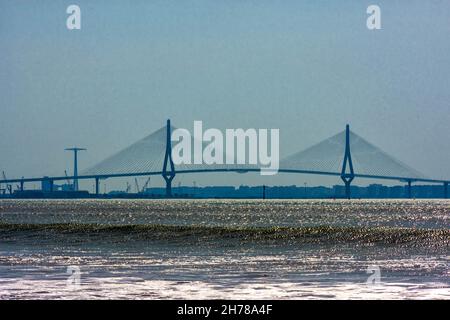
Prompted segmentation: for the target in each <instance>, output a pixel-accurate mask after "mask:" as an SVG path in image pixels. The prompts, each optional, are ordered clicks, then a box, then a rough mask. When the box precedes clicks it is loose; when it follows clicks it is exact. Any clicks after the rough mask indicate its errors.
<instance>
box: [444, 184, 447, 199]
mask: <svg viewBox="0 0 450 320" xmlns="http://www.w3.org/2000/svg"><path fill="white" fill-rule="evenodd" d="M444 199H448V182H444Z"/></svg>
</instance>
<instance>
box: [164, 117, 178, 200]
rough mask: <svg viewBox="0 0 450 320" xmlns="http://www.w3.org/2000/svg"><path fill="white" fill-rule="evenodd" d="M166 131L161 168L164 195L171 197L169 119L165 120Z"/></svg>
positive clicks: (173, 174) (172, 165)
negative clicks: (164, 188) (164, 151)
mask: <svg viewBox="0 0 450 320" xmlns="http://www.w3.org/2000/svg"><path fill="white" fill-rule="evenodd" d="M166 127H167V132H166V153H165V155H164V165H163V169H162V177H163V178H164V181H166V197H168V198H170V197H172V180H173V178H175V166H174V164H173V160H172V141H171V128H170V119H168V120H167V126H166Z"/></svg>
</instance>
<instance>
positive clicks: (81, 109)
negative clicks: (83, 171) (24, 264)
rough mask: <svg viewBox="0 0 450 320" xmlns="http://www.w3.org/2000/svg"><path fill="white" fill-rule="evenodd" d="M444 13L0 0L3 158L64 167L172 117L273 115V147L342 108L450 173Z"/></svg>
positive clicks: (208, 123) (319, 133) (423, 8)
mask: <svg viewBox="0 0 450 320" xmlns="http://www.w3.org/2000/svg"><path fill="white" fill-rule="evenodd" d="M70 4H78V5H79V6H80V7H81V11H82V29H81V30H78V31H69V30H67V29H66V17H67V14H66V13H65V11H66V8H67V6H68V5H70ZM369 4H378V5H379V6H380V7H381V10H382V28H383V29H382V30H379V31H369V30H368V29H367V28H366V18H367V14H366V8H367V6H368V5H369ZM449 17H450V2H448V1H445V0H442V1H418V0H417V1H410V0H402V1H393V0H390V1H374V0H372V1H360V0H354V1H331V0H329V1H320V2H319V1H312V0H311V1H300V0H297V1H264V0H254V1H245V0H242V1H237V0H228V1H224V0H223V1H212V0H209V1H207V0H194V1H167V0H165V1H144V0H141V1H139V0H133V1H110V0H109V1H99V0H95V1H92V0H90V1H74V0H72V1H54V0H51V1H50V0H49V1H42V0H37V1H22V0H0V52H1V55H0V97H1V98H0V127H1V138H0V150H1V153H0V170H5V171H6V172H7V174H8V175H9V176H19V175H25V176H30V175H31V176H40V175H44V174H48V175H51V174H61V173H62V172H64V169H66V168H67V169H70V170H71V167H72V163H71V157H70V155H69V154H67V153H65V152H64V151H63V149H64V147H67V146H72V145H80V146H83V147H87V148H88V149H89V150H88V152H86V153H85V154H83V155H82V156H81V157H80V168H86V167H88V166H90V165H92V164H95V163H96V162H98V161H100V160H102V159H103V158H104V157H106V156H108V155H110V154H112V153H115V152H116V151H118V150H119V149H121V148H123V147H125V146H127V145H129V144H131V143H133V142H135V141H136V140H138V139H140V138H142V137H144V136H146V135H147V134H149V133H151V132H152V131H153V130H156V129H158V128H159V127H161V126H163V125H164V123H165V120H166V119H167V118H169V117H170V118H171V119H172V121H173V124H174V125H175V126H177V127H187V128H191V127H192V123H193V121H194V120H203V122H204V126H205V127H218V128H239V127H244V128H247V127H252V128H280V136H281V150H280V152H281V154H282V155H287V154H289V153H293V152H295V151H298V150H301V149H304V148H306V147H308V146H309V145H311V144H314V143H316V142H318V141H320V140H322V139H324V138H327V137H329V136H331V135H333V134H335V133H337V132H339V131H341V130H343V129H344V126H345V124H346V123H347V122H348V123H350V124H351V127H352V129H353V130H354V131H355V132H357V133H358V134H359V135H361V136H363V137H365V138H366V139H367V140H369V141H371V142H373V143H374V144H376V145H378V146H379V147H381V148H382V149H384V150H386V151H387V152H388V153H390V154H392V155H394V156H395V157H397V158H399V159H401V160H403V161H404V162H406V163H408V164H410V165H411V166H413V167H415V168H416V169H418V170H420V171H422V172H424V173H425V174H427V175H430V176H433V177H445V178H450V166H449V159H450V142H449V136H450V127H449V124H450V90H449V85H450V54H449V52H450V37H449V34H450V19H449ZM290 148H292V149H290Z"/></svg>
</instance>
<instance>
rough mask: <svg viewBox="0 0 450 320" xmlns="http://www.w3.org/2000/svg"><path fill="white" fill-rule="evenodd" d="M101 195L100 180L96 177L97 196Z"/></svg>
mask: <svg viewBox="0 0 450 320" xmlns="http://www.w3.org/2000/svg"><path fill="white" fill-rule="evenodd" d="M99 193H100V178H99V177H95V195H97V196H98V195H99Z"/></svg>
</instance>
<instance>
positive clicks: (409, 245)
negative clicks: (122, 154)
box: [0, 199, 450, 299]
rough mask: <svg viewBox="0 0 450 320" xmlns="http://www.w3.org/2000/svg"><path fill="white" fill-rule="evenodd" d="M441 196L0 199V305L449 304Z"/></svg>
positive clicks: (448, 219)
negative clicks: (218, 302)
mask: <svg viewBox="0 0 450 320" xmlns="http://www.w3.org/2000/svg"><path fill="white" fill-rule="evenodd" d="M449 245H450V201H446V200H192V199H190V200H176V199H170V200H1V201H0V299H94V298H95V299H114V298H120V299H183V298H186V299H228V298H230V299H249V298H250V299H383V298H384V299H386V298H387V299H405V298H406V299H424V298H437V299H449V298H450V280H449V276H450V269H449V262H450V250H449Z"/></svg>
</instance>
